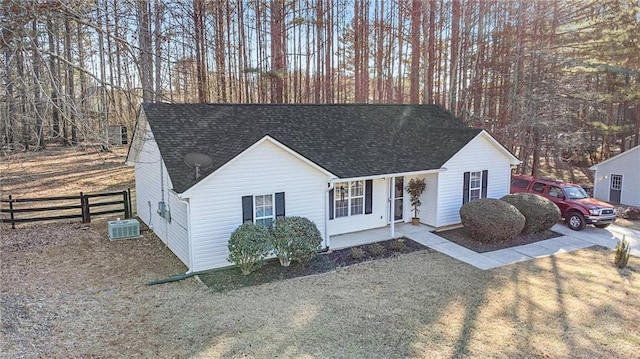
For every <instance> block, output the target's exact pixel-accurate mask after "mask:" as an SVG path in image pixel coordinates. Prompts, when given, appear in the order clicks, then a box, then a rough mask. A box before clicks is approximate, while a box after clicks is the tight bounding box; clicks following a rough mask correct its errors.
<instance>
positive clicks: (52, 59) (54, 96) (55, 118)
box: [47, 15, 60, 138]
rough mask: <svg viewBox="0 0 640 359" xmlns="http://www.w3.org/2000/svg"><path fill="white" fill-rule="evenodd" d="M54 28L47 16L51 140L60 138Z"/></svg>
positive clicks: (58, 77)
mask: <svg viewBox="0 0 640 359" xmlns="http://www.w3.org/2000/svg"><path fill="white" fill-rule="evenodd" d="M56 28H57V27H56ZM56 28H54V22H53V19H52V15H49V16H47V32H48V35H47V36H48V40H49V74H50V76H51V95H50V96H51V124H52V134H51V135H52V137H53V138H58V137H59V136H60V103H59V101H58V93H59V92H60V71H59V70H60V67H59V65H58V64H57V60H56V55H57V52H58V49H57V46H56V45H55V44H56V42H57V40H55V41H54V33H56Z"/></svg>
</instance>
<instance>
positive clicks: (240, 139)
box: [127, 104, 520, 271]
mask: <svg viewBox="0 0 640 359" xmlns="http://www.w3.org/2000/svg"><path fill="white" fill-rule="evenodd" d="M519 162H520V161H519V160H518V159H517V158H515V157H514V156H513V155H512V154H511V153H510V152H509V151H508V150H506V149H505V148H504V147H503V146H502V145H500V144H499V143H498V142H497V141H496V140H495V139H494V138H493V137H491V136H490V135H489V134H488V133H487V132H485V131H483V130H479V129H472V128H468V127H466V126H465V125H464V124H463V123H462V122H461V121H459V120H458V119H456V118H455V116H453V114H452V113H450V112H449V111H447V110H445V109H443V108H442V107H440V106H436V105H364V104H347V105H291V104H287V105H275V104H270V105H267V104H244V105H241V104H144V105H143V106H142V110H141V113H140V117H139V119H138V124H137V128H136V131H135V133H134V137H133V141H132V143H131V147H130V149H129V154H128V157H127V163H128V164H130V165H134V166H135V180H136V196H137V214H138V217H139V218H140V219H141V220H142V221H143V222H144V223H146V224H147V225H148V226H149V227H150V228H152V229H153V231H154V232H155V233H156V234H157V235H158V237H160V238H161V239H162V241H164V242H165V243H166V244H167V246H168V247H169V248H170V249H171V250H172V251H173V252H174V253H175V254H176V256H177V257H178V258H180V259H181V260H182V261H183V262H184V263H185V264H186V265H187V267H188V268H189V271H202V270H207V269H212V268H219V267H225V266H229V265H230V264H231V263H229V262H228V261H227V259H226V258H227V255H228V251H227V243H228V240H229V236H230V234H231V232H233V231H234V230H235V229H236V228H237V227H238V226H239V225H241V224H242V223H243V222H246V221H253V222H256V223H261V224H266V225H268V224H270V223H271V222H272V221H273V220H275V219H276V218H277V217H280V216H285V215H286V216H302V217H307V218H309V219H310V220H312V221H313V222H315V224H316V225H317V226H318V229H319V230H320V232H321V234H322V237H323V246H324V247H331V237H332V236H335V235H339V234H344V233H350V232H355V231H361V230H366V229H372V228H380V227H385V226H387V225H389V224H390V223H392V221H393V223H396V222H410V221H411V217H412V213H411V205H410V201H409V198H408V196H407V195H406V191H405V188H406V185H407V184H408V182H409V180H410V179H412V178H424V179H425V181H426V185H427V186H426V190H425V192H424V193H423V195H422V197H421V202H422V205H421V208H420V215H419V217H420V222H421V223H423V224H426V225H429V226H432V227H443V226H448V225H452V224H457V223H459V222H460V217H459V214H458V211H459V209H460V207H461V206H462V204H463V202H466V201H469V200H473V199H475V198H481V197H492V198H499V197H501V196H503V195H505V194H507V193H509V183H510V174H511V167H512V166H513V165H516V164H518V163H519ZM390 227H391V228H392V227H393V226H390ZM390 230H392V229H390Z"/></svg>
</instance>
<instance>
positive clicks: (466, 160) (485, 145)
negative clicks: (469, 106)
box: [435, 133, 511, 227]
mask: <svg viewBox="0 0 640 359" xmlns="http://www.w3.org/2000/svg"><path fill="white" fill-rule="evenodd" d="M486 136H488V135H487V134H484V133H481V134H480V135H478V136H477V137H476V138H474V139H473V140H471V141H470V142H469V143H468V144H467V145H466V146H464V147H463V148H462V149H461V150H460V151H459V152H458V153H456V154H455V155H454V156H453V157H452V158H451V159H450V160H449V161H447V162H446V163H445V164H444V165H443V167H444V168H446V169H447V170H446V171H443V172H440V173H439V174H438V176H439V178H438V180H437V185H438V204H437V206H438V207H437V220H436V223H435V226H436V227H441V226H447V225H451V224H457V223H460V214H459V211H460V207H461V206H462V191H463V181H464V177H463V176H464V172H469V171H483V170H488V171H489V173H488V180H487V182H488V187H487V197H489V198H500V197H502V196H504V195H506V194H508V193H509V184H510V180H511V165H510V163H509V158H508V157H507V156H506V155H505V154H504V152H502V151H501V150H499V149H498V148H497V147H496V146H494V145H493V144H492V143H491V142H490V141H489V140H488V139H487V137H486Z"/></svg>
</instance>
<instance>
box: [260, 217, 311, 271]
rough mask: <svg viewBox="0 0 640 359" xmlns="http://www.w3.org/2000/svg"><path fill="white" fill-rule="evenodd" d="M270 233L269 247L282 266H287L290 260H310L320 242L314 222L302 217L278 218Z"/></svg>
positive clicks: (302, 261)
mask: <svg viewBox="0 0 640 359" xmlns="http://www.w3.org/2000/svg"><path fill="white" fill-rule="evenodd" d="M272 233H273V236H272V239H271V247H272V249H273V252H274V254H275V255H276V256H278V259H279V260H280V264H281V265H283V266H288V265H289V263H291V261H296V262H301V263H304V262H308V261H310V260H311V259H313V258H314V257H315V256H316V255H317V254H318V249H319V247H320V243H322V235H321V234H320V231H319V230H318V227H316V224H315V223H313V222H312V221H311V220H309V219H308V218H304V217H282V218H278V219H276V221H275V223H274V226H273V229H272Z"/></svg>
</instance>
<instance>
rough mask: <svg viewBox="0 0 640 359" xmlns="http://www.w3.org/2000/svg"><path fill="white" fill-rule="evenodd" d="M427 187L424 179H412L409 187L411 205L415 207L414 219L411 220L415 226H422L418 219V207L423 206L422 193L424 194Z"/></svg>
mask: <svg viewBox="0 0 640 359" xmlns="http://www.w3.org/2000/svg"><path fill="white" fill-rule="evenodd" d="M426 186H427V185H426V184H425V183H424V178H423V179H418V178H412V179H411V180H410V181H409V184H408V185H407V193H408V194H409V196H410V197H411V205H412V206H413V218H411V224H413V225H414V226H417V225H418V224H420V218H419V217H418V213H420V210H419V209H418V207H419V206H420V205H421V204H422V203H421V202H420V196H421V195H422V192H424V189H425V188H426Z"/></svg>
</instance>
